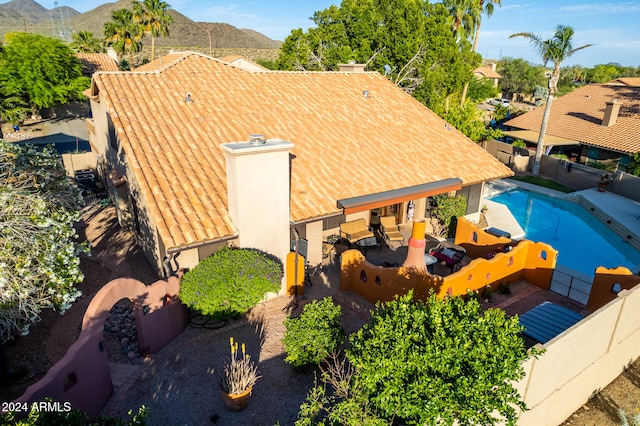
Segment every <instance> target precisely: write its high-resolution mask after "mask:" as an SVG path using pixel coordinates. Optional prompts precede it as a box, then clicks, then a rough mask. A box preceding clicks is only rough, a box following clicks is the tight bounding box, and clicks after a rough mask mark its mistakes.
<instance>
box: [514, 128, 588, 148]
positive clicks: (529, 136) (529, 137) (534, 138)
mask: <svg viewBox="0 0 640 426" xmlns="http://www.w3.org/2000/svg"><path fill="white" fill-rule="evenodd" d="M502 133H504V134H505V135H507V136H509V137H510V138H514V139H522V140H523V141H525V142H529V143H537V142H538V138H539V137H540V132H534V131H533V130H506V131H503V132H502ZM549 145H553V146H559V145H580V142H578V141H574V140H571V139H565V138H561V137H560V136H551V135H544V146H549Z"/></svg>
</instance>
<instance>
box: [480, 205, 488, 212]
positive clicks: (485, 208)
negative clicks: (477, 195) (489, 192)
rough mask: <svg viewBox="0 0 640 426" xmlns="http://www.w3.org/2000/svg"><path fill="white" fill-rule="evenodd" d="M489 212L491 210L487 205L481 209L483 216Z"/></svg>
mask: <svg viewBox="0 0 640 426" xmlns="http://www.w3.org/2000/svg"><path fill="white" fill-rule="evenodd" d="M487 210H489V207H487V205H486V204H485V205H483V206H482V208H481V209H480V211H481V212H482V214H485V213H486V212H487Z"/></svg>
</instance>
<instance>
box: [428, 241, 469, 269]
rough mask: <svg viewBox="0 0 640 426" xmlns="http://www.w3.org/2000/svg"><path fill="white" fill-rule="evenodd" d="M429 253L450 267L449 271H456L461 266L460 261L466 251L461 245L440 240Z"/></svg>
mask: <svg viewBox="0 0 640 426" xmlns="http://www.w3.org/2000/svg"><path fill="white" fill-rule="evenodd" d="M429 254H431V255H432V256H433V257H435V258H436V259H438V260H439V261H440V262H443V263H444V264H445V265H446V266H448V267H449V268H451V272H457V271H458V270H460V268H461V267H462V265H461V264H460V262H462V260H463V259H464V257H465V256H466V255H467V251H466V250H465V249H464V247H462V246H459V245H457V244H453V243H450V242H448V241H442V242H440V243H439V244H438V245H437V246H436V248H435V249H434V250H433V251H432V252H431V253H429Z"/></svg>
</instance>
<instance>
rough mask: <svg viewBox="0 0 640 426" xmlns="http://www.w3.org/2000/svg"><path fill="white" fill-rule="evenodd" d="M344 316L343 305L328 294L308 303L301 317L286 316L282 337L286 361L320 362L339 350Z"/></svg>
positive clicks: (299, 364)
mask: <svg viewBox="0 0 640 426" xmlns="http://www.w3.org/2000/svg"><path fill="white" fill-rule="evenodd" d="M341 315H342V308H340V306H337V305H334V304H333V300H332V299H331V297H325V298H324V299H322V300H314V301H313V302H311V303H309V304H307V305H305V307H304V308H303V310H302V314H300V316H299V317H298V318H287V319H286V320H285V321H284V326H285V328H286V331H285V335H284V339H283V343H284V347H285V350H286V352H287V357H286V358H285V361H286V362H288V363H289V364H291V365H293V366H295V367H302V366H305V365H309V364H316V365H317V364H320V362H321V361H322V360H324V359H325V358H326V357H327V356H328V355H329V354H330V353H332V352H334V351H336V350H337V349H338V348H339V347H340V346H341V345H342V342H343V341H344V332H343V330H342V326H341V325H340V316H341Z"/></svg>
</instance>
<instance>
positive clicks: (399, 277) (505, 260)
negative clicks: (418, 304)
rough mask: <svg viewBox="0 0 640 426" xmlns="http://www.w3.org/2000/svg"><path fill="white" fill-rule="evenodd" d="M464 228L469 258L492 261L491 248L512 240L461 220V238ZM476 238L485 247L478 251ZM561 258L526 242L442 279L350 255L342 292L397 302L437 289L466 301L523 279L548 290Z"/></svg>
mask: <svg viewBox="0 0 640 426" xmlns="http://www.w3.org/2000/svg"><path fill="white" fill-rule="evenodd" d="M461 227H462V235H465V233H466V235H467V236H468V237H469V238H461V237H456V244H460V245H462V246H463V247H465V249H467V253H468V254H471V253H484V256H486V254H487V253H489V252H490V251H492V250H489V249H488V248H489V247H493V249H494V250H495V247H497V246H504V245H505V243H509V242H510V241H511V240H509V239H508V238H501V237H495V236H493V235H490V234H487V233H486V232H484V231H483V230H481V229H479V228H477V227H476V226H475V225H474V224H472V223H471V222H468V221H466V220H464V219H462V220H459V221H458V234H460V233H461V232H460V231H461ZM474 233H475V234H474ZM474 238H475V239H477V241H478V242H479V243H481V244H482V245H481V246H478V247H476V249H475V250H474V247H475V246H474V245H473V244H474V241H473V239H474ZM557 254H558V252H557V251H556V250H555V249H553V247H551V246H550V245H548V244H545V243H534V242H531V241H527V240H524V241H520V242H519V243H518V245H516V246H515V247H513V249H512V250H511V251H510V252H504V253H498V254H496V255H495V256H494V257H493V258H491V259H486V258H485V257H484V256H483V257H479V258H477V259H474V260H473V261H471V263H469V265H466V266H464V267H463V268H462V269H460V270H459V271H458V272H455V273H453V274H451V275H448V276H446V277H441V276H439V275H431V274H429V273H428V272H427V271H426V270H419V269H415V268H406V267H403V266H400V267H391V268H383V267H380V266H376V265H373V264H371V263H369V262H368V261H367V260H366V258H365V257H364V256H363V255H362V253H360V252H359V251H358V250H348V251H346V252H344V253H343V254H342V264H341V272H340V289H341V290H343V291H352V292H354V293H357V294H359V295H361V296H362V297H364V298H365V299H367V300H369V301H370V302H372V303H376V302H379V301H380V302H387V301H390V300H393V298H394V297H395V295H396V294H406V293H407V292H408V291H409V290H414V297H415V298H416V299H422V300H424V299H425V298H426V297H427V295H428V294H429V291H430V290H431V289H433V290H434V291H435V293H436V294H437V295H438V296H440V297H444V296H445V295H453V296H461V295H465V294H467V293H468V292H469V291H476V290H482V289H484V288H485V287H487V286H489V287H491V289H492V290H494V291H495V290H497V289H498V287H500V286H501V285H508V284H511V283H513V282H515V281H517V280H520V279H526V280H527V281H529V282H530V283H532V284H535V285H537V286H538V287H540V288H542V289H545V290H547V289H549V286H550V283H551V276H552V275H553V270H554V269H555V265H556V260H557Z"/></svg>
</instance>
